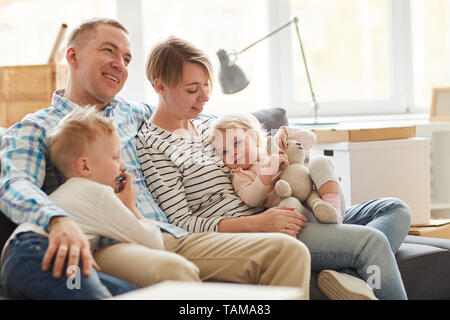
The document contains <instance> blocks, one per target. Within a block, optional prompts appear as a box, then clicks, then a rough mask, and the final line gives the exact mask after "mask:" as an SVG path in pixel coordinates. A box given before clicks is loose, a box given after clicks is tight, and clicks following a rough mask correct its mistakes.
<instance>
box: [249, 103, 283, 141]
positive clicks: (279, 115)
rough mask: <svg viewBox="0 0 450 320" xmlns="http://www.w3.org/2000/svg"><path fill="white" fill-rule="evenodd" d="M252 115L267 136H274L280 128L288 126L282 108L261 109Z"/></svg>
mask: <svg viewBox="0 0 450 320" xmlns="http://www.w3.org/2000/svg"><path fill="white" fill-rule="evenodd" d="M251 114H252V115H254V116H255V117H256V119H258V121H259V122H260V123H261V127H262V128H263V129H265V130H266V131H267V132H268V133H269V135H275V133H276V131H277V130H278V128H279V127H281V126H287V125H289V122H288V119H287V117H286V110H284V109H282V108H270V109H262V110H258V111H256V112H252V113H251Z"/></svg>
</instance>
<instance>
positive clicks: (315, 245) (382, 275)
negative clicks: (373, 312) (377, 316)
mask: <svg viewBox="0 0 450 320" xmlns="http://www.w3.org/2000/svg"><path fill="white" fill-rule="evenodd" d="M305 215H306V216H307V219H308V223H307V224H306V226H305V228H303V230H302V231H301V232H300V233H299V235H298V236H297V238H298V239H299V240H301V241H302V242H303V243H305V245H306V246H307V247H308V249H309V250H310V253H311V270H312V271H314V272H319V271H321V270H324V269H333V270H341V271H343V272H348V273H353V274H356V275H358V276H359V277H360V278H361V279H363V280H365V281H367V283H368V284H369V285H371V286H372V287H373V289H374V293H375V295H376V296H377V297H378V298H379V299H387V300H402V299H407V296H406V292H405V288H404V286H403V281H402V279H401V275H400V272H399V270H398V266H397V261H396V260H395V256H394V252H396V251H397V250H398V248H399V247H400V244H401V243H402V242H403V240H404V239H405V237H406V235H407V233H408V230H409V226H410V222H411V215H410V209H409V207H408V206H407V205H406V204H405V203H404V202H403V201H401V200H399V199H395V198H382V199H376V200H371V201H366V202H364V203H361V204H359V205H355V206H352V207H350V208H348V209H347V210H346V213H345V216H344V223H343V224H322V223H317V220H316V219H315V218H314V216H313V215H312V214H308V213H306V214H305Z"/></svg>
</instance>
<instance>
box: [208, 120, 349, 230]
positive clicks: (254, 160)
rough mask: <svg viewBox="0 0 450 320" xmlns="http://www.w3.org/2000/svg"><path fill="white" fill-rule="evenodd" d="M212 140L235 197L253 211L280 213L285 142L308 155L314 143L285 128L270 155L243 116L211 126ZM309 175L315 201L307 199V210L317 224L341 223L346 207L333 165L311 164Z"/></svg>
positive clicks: (255, 126) (317, 160) (308, 135)
mask: <svg viewBox="0 0 450 320" xmlns="http://www.w3.org/2000/svg"><path fill="white" fill-rule="evenodd" d="M210 137H211V142H212V144H213V146H214V148H215V151H216V152H217V154H218V155H219V156H221V157H222V159H223V161H224V163H225V165H226V166H227V167H228V168H229V169H230V172H231V178H232V183H233V187H234V189H235V191H236V193H237V194H238V195H239V196H240V198H241V199H242V200H243V201H244V202H245V203H246V204H248V205H249V206H253V207H259V206H262V207H265V208H271V207H276V206H278V204H279V203H280V201H281V198H280V197H279V196H278V195H277V194H276V192H275V183H276V182H277V181H278V180H279V178H280V174H281V169H282V168H283V167H284V166H288V165H289V162H288V159H287V155H286V153H285V151H284V150H285V149H286V148H287V140H294V141H295V142H296V143H300V144H301V145H302V147H303V148H304V149H310V148H311V147H312V146H313V145H314V143H315V140H316V136H315V134H314V133H313V132H312V131H310V130H302V129H298V128H292V127H281V128H280V129H279V130H278V131H277V133H276V135H275V136H274V138H273V139H274V141H273V142H274V143H272V145H275V146H276V148H275V149H276V150H274V151H272V152H271V153H270V154H269V152H268V150H267V147H266V146H267V138H266V137H265V136H264V135H263V134H262V130H261V128H260V124H259V121H258V120H257V119H256V118H255V117H254V116H252V115H251V114H245V113H233V114H226V115H222V116H220V117H219V118H217V119H216V120H215V121H214V123H213V125H212V126H211V129H210ZM309 174H310V176H311V179H312V181H313V183H314V186H315V189H316V190H315V191H313V192H314V193H317V197H309V198H308V203H307V205H308V206H309V207H310V208H311V209H312V212H313V214H314V215H315V216H316V218H317V220H319V221H320V222H323V223H342V213H343V212H345V203H344V199H343V196H342V195H341V194H342V193H341V192H340V187H339V183H338V181H339V179H338V177H337V175H336V173H335V170H334V166H333V164H332V162H331V161H330V160H329V159H327V158H325V157H323V156H317V157H314V158H312V159H310V161H309ZM318 199H322V200H324V201H325V203H324V202H323V201H317V200H318ZM319 206H320V208H319Z"/></svg>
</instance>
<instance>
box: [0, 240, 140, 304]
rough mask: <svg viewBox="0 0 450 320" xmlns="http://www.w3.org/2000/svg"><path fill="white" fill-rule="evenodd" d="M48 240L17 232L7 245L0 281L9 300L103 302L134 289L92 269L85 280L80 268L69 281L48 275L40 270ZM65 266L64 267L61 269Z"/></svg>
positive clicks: (62, 277) (64, 277) (48, 273)
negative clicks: (7, 252)
mask: <svg viewBox="0 0 450 320" xmlns="http://www.w3.org/2000/svg"><path fill="white" fill-rule="evenodd" d="M47 247H48V239H47V237H45V236H42V235H39V234H36V233H34V232H24V233H19V234H18V235H16V236H15V237H14V239H13V240H12V241H11V243H10V252H9V254H8V255H7V257H6V259H5V261H4V263H3V265H2V266H1V273H0V275H1V281H2V285H3V287H4V290H5V294H6V296H7V297H8V298H10V299H52V300H53V299H55V300H56V299H82V300H91V299H105V298H109V297H111V296H114V295H118V294H121V293H125V292H128V291H131V290H134V289H136V287H134V286H132V285H130V284H128V283H126V282H124V281H122V280H119V279H116V278H114V277H112V276H109V275H106V274H103V273H101V272H97V271H96V270H94V269H92V272H91V275H90V276H89V277H85V276H83V275H82V273H81V271H80V269H78V271H77V274H76V275H75V276H73V277H71V278H67V277H66V276H64V275H63V276H61V277H60V278H59V279H55V278H53V276H52V269H53V264H52V265H51V268H50V270H49V271H47V272H44V271H42V270H41V263H42V259H43V258H44V254H45V251H46V250H47ZM66 267H67V266H64V270H65V269H66Z"/></svg>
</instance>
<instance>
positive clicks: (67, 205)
mask: <svg viewBox="0 0 450 320" xmlns="http://www.w3.org/2000/svg"><path fill="white" fill-rule="evenodd" d="M49 139H50V147H49V149H50V151H49V152H50V154H49V157H50V160H51V161H52V162H53V164H54V165H55V166H56V168H57V169H58V170H59V171H60V172H61V173H62V174H63V175H64V177H65V178H66V181H65V182H64V183H63V184H62V185H61V186H59V187H58V188H57V189H56V190H55V191H54V192H52V193H51V194H50V198H51V199H52V200H53V201H54V202H55V203H56V205H57V206H58V207H59V208H61V209H62V210H64V212H62V213H61V214H62V215H67V214H69V215H70V217H71V218H72V219H73V220H74V221H75V222H76V223H77V224H78V226H79V227H80V228H81V230H82V231H83V233H84V234H85V235H86V236H87V238H88V240H89V242H90V245H91V250H92V251H95V249H96V248H98V246H99V240H100V239H101V236H105V237H108V238H110V239H113V240H116V241H119V242H133V243H139V244H142V245H145V246H147V247H150V248H153V249H164V244H163V239H162V235H161V231H160V229H159V227H158V226H157V225H156V223H155V221H153V220H150V219H144V218H143V216H142V215H141V214H140V213H139V212H138V211H137V210H136V191H135V189H134V187H133V186H132V181H131V175H129V174H128V173H126V172H125V171H124V170H125V165H124V163H123V162H122V160H121V158H120V150H121V146H120V138H119V136H118V134H117V132H116V129H115V126H114V123H113V120H112V119H111V118H105V117H102V116H101V115H100V113H99V112H98V111H97V110H96V108H95V107H83V108H81V107H77V108H76V109H74V111H73V112H72V113H70V114H68V115H67V116H66V117H65V118H63V119H62V120H61V121H60V123H59V124H58V126H57V127H55V129H54V130H53V131H52V132H51V133H50V135H49ZM30 228H31V229H32V230H33V231H35V232H37V233H40V234H42V235H45V236H48V234H47V232H46V231H45V230H44V229H43V228H41V227H39V226H37V225H33V224H31V223H28V222H25V223H22V224H21V225H20V226H19V227H18V228H16V230H15V231H14V234H13V235H12V236H11V237H10V239H11V238H13V237H14V235H15V234H17V233H20V232H21V231H22V230H23V229H26V230H29V229H30Z"/></svg>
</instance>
